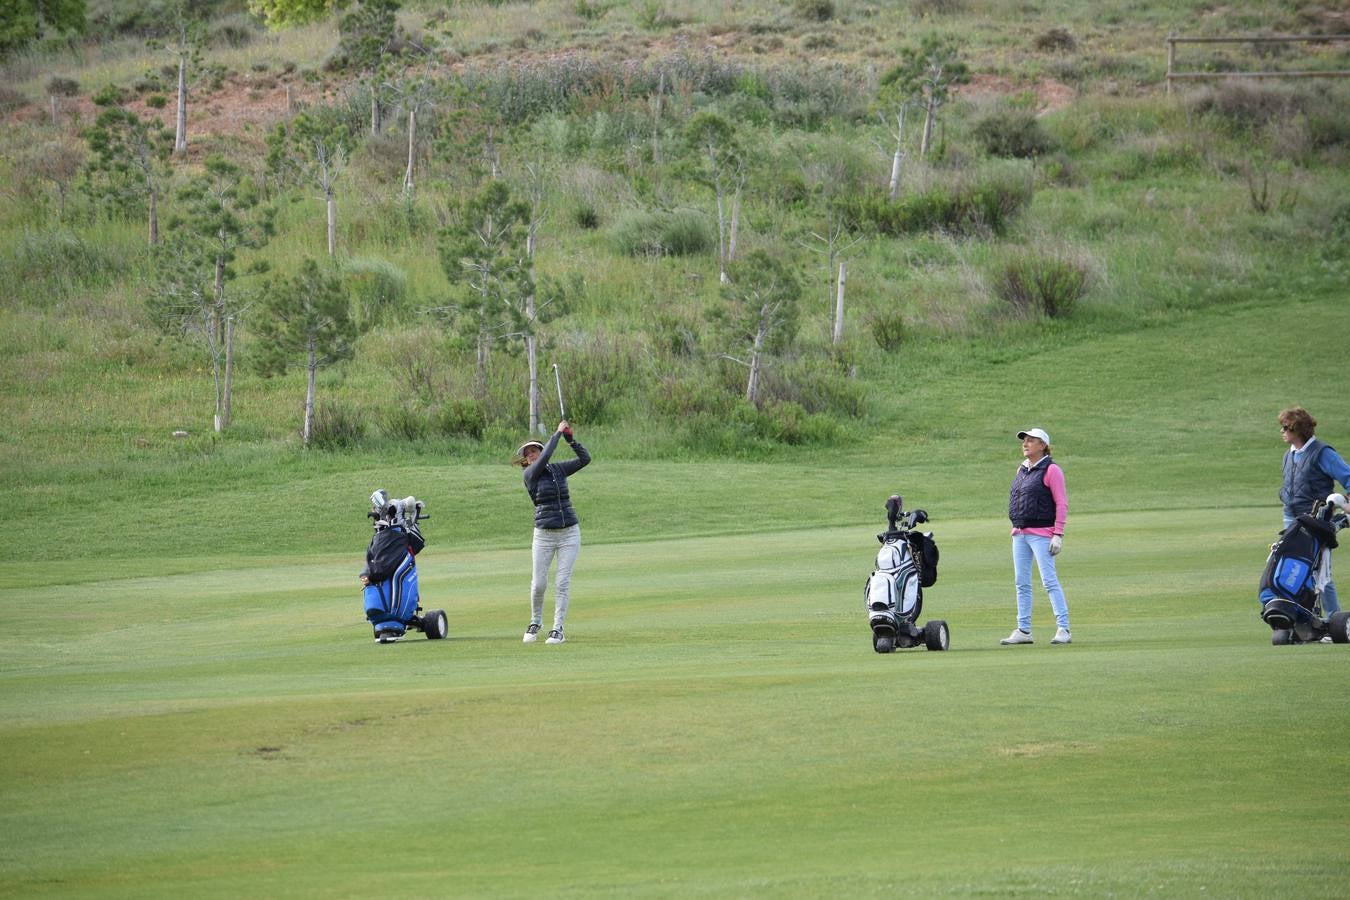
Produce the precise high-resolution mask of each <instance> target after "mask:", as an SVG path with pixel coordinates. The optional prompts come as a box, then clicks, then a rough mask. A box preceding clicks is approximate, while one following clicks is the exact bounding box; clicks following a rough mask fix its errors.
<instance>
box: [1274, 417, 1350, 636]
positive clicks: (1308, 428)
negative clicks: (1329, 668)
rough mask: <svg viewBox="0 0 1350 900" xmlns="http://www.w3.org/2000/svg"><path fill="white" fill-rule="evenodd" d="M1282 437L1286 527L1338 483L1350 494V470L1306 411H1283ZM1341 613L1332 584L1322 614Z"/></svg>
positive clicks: (1324, 593) (1324, 595)
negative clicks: (1318, 433) (1318, 432)
mask: <svg viewBox="0 0 1350 900" xmlns="http://www.w3.org/2000/svg"><path fill="white" fill-rule="evenodd" d="M1279 422H1280V437H1281V438H1283V439H1284V442H1285V443H1286V444H1288V445H1289V449H1288V450H1286V451H1285V454H1284V481H1283V483H1282V484H1281V486H1280V502H1281V503H1283V504H1284V527H1285V528H1288V527H1289V526H1290V525H1292V524H1294V520H1295V519H1297V518H1298V517H1299V516H1306V515H1308V514H1309V513H1311V512H1312V508H1313V504H1314V503H1316V502H1317V501H1318V500H1325V499H1326V498H1327V495H1329V494H1330V493H1332V491H1333V490H1334V489H1335V487H1336V482H1337V481H1339V482H1340V483H1341V487H1342V488H1344V489H1345V490H1346V491H1347V492H1348V493H1350V480H1347V479H1350V466H1348V465H1346V463H1345V460H1344V459H1342V458H1341V456H1340V454H1339V453H1337V452H1336V448H1335V447H1332V446H1331V445H1330V444H1324V443H1322V441H1321V440H1319V439H1318V438H1317V436H1316V434H1314V431H1315V430H1316V428H1317V420H1316V419H1314V418H1313V417H1312V414H1311V413H1309V412H1308V411H1307V410H1306V409H1304V408H1303V407H1301V406H1295V407H1292V408H1290V409H1283V410H1280V415H1279ZM1340 610H1341V604H1340V600H1339V598H1338V597H1337V596H1336V584H1335V582H1332V581H1328V582H1327V586H1326V587H1325V588H1324V589H1323V591H1322V613H1323V614H1324V615H1326V616H1332V615H1334V614H1336V613H1338V612H1340Z"/></svg>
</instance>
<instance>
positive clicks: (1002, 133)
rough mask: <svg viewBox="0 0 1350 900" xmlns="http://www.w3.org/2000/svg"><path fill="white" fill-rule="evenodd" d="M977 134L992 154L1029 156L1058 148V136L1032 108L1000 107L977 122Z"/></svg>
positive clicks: (975, 131)
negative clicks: (1043, 126)
mask: <svg viewBox="0 0 1350 900" xmlns="http://www.w3.org/2000/svg"><path fill="white" fill-rule="evenodd" d="M973 134H974V137H975V139H976V140H977V141H979V142H980V143H981V144H982V145H983V146H984V150H985V152H986V153H988V154H989V155H990V156H1003V157H1016V158H1018V159H1029V158H1031V157H1035V156H1044V155H1046V154H1047V153H1049V152H1051V151H1053V150H1055V149H1056V147H1055V139H1054V138H1052V137H1051V136H1050V135H1049V134H1048V133H1046V131H1045V129H1044V128H1042V127H1041V123H1040V121H1039V120H1038V119H1037V118H1036V115H1035V113H1033V112H1032V111H1031V110H1029V109H1001V110H998V111H996V112H994V113H991V114H990V115H988V116H985V117H984V118H983V119H981V120H980V121H979V122H977V123H976V124H975V129H974V132H973Z"/></svg>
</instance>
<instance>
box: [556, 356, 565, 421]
mask: <svg viewBox="0 0 1350 900" xmlns="http://www.w3.org/2000/svg"><path fill="white" fill-rule="evenodd" d="M553 383H554V384H556V385H557V386H558V418H560V419H566V418H567V411H566V410H565V409H564V408H563V398H562V376H560V375H559V374H558V364H557V363H554V364H553Z"/></svg>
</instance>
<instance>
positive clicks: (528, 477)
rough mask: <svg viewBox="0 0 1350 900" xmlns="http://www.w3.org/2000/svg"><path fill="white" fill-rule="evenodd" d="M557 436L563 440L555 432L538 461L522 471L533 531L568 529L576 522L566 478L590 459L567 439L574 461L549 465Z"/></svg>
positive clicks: (581, 448)
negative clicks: (528, 495)
mask: <svg viewBox="0 0 1350 900" xmlns="http://www.w3.org/2000/svg"><path fill="white" fill-rule="evenodd" d="M560 436H563V435H562V432H560V431H555V432H554V433H553V437H551V438H549V439H548V443H547V444H545V445H544V449H543V451H541V452H540V454H539V458H538V459H536V460H535V461H534V463H533V464H532V465H529V466H526V467H525V490H527V491H529V492H530V499H531V500H533V501H534V527H535V528H570V527H571V526H573V525H575V524H577V521H578V519H577V513H576V510H574V509H572V498H571V495H570V493H569V492H568V490H567V476H568V475H575V474H576V473H577V472H579V471H580V470H582V469H584V468H585V467H586V465H587V464H588V463H589V462H590V461H591V455H590V454H589V453H587V452H586V448H585V447H583V446H581V444H580V443H578V442H577V441H574V440H572V439H571V438H568V439H567V443H569V444H571V445H572V452H573V453H575V454H576V455H577V458H576V459H569V460H567V461H566V462H560V463H551V462H549V458H550V457H552V456H553V451H554V450H555V449H557V446H558V438H559V437H560Z"/></svg>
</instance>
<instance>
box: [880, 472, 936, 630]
mask: <svg viewBox="0 0 1350 900" xmlns="http://www.w3.org/2000/svg"><path fill="white" fill-rule="evenodd" d="M927 521H928V513H926V512H924V511H923V510H922V509H916V510H914V511H913V512H905V510H904V501H903V500H902V499H901V497H900V495H899V494H892V495H891V497H890V498H889V499H888V500H887V501H886V523H887V528H886V531H885V532H883V533H882V534H879V535H877V540H878V541H880V542H881V549H880V550H878V551H877V561H876V568H875V569H874V570H873V571H872V574H871V575H869V576H868V578H867V583H866V585H864V587H863V605H864V607H865V608H866V610H867V623H868V625H869V626H870V627H871V629H872V649H873V650H875V651H876V652H878V653H890V652H891V651H893V650H895V648H897V647H900V648H902V649H903V648H908V647H915V646H918V644H919V643H920V642H922V643H923V645H924V646H925V647H927V648H928V649H929V650H946V649H947V647H948V645H949V644H950V642H951V632H950V630H949V629H948V628H947V623H946V622H944V621H942V620H941V619H934V620H932V621H930V622H928V623H926V624H925V625H924V626H923V627H922V628H920V627H919V625H918V619H919V614H920V613H922V612H923V589H924V588H926V587H932V585H933V584H934V583H936V582H937V562H938V550H937V543H936V542H934V540H933V533H932V532H931V531H929V532H919V531H916V530H915V527H916V526H918V525H922V524H923V523H924V522H927Z"/></svg>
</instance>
